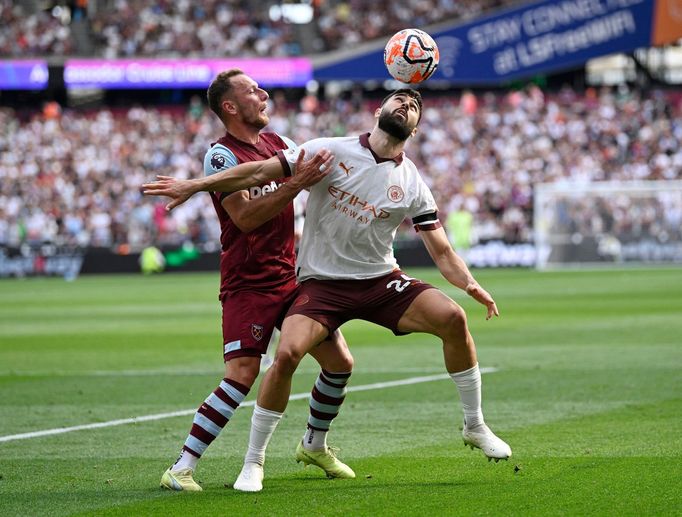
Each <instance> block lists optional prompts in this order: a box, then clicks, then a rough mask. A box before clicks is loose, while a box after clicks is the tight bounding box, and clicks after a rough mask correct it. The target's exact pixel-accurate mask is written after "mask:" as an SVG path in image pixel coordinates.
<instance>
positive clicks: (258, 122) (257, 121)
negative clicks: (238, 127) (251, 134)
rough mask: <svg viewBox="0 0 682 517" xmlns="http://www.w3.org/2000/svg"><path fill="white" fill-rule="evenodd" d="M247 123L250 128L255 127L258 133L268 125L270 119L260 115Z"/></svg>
mask: <svg viewBox="0 0 682 517" xmlns="http://www.w3.org/2000/svg"><path fill="white" fill-rule="evenodd" d="M248 122H249V124H250V125H251V126H253V127H255V128H256V129H258V131H260V130H261V129H263V128H264V127H265V126H267V125H268V124H269V123H270V117H268V116H267V115H266V114H265V113H261V114H260V115H258V116H256V117H253V118H252V119H251V120H249V121H248Z"/></svg>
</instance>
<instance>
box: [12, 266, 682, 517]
mask: <svg viewBox="0 0 682 517" xmlns="http://www.w3.org/2000/svg"><path fill="white" fill-rule="evenodd" d="M408 273H409V274H411V275H413V276H418V277H419V278H422V279H424V280H427V281H430V282H432V283H434V284H437V285H439V286H440V287H441V288H443V289H444V290H445V291H446V292H448V294H450V295H451V296H453V297H454V298H455V299H456V300H457V301H458V302H459V303H461V304H462V305H463V306H464V307H465V309H466V310H467V312H468V314H469V323H470V326H471V329H472V333H473V335H474V338H475V339H476V342H477V346H478V350H479V359H480V362H481V365H482V366H494V367H497V368H498V369H499V370H498V371H497V372H495V373H489V374H486V375H484V378H483V379H484V380H483V382H484V410H485V414H486V420H487V421H488V423H489V424H490V425H491V427H493V428H494V429H495V430H496V431H497V432H498V433H499V434H500V435H501V436H502V437H503V438H505V439H506V440H507V441H508V442H509V443H510V445H511V446H512V448H513V450H514V456H513V457H512V459H511V460H510V461H509V462H500V463H498V464H495V463H488V462H487V461H486V460H485V458H484V457H483V456H482V453H481V452H480V451H475V452H472V451H470V450H469V449H466V448H464V447H463V446H462V442H461V439H460V438H459V426H460V421H461V412H460V409H459V405H458V402H457V395H456V390H455V388H454V385H453V384H452V382H451V381H449V380H439V381H433V382H427V383H422V384H414V385H409V386H400V387H392V388H385V389H378V390H370V391H361V392H353V393H350V394H349V395H348V397H347V399H346V403H345V404H344V407H343V409H342V413H341V416H340V417H339V418H338V419H337V420H336V421H335V423H334V427H333V432H332V434H331V440H330V441H331V442H332V443H333V444H336V445H339V446H340V447H341V448H342V452H341V457H342V458H343V459H344V460H345V461H347V462H348V463H349V464H350V465H351V466H352V467H353V468H354V469H355V471H356V473H357V475H358V476H357V479H355V480H343V481H340V480H333V481H330V480H327V479H325V478H324V477H323V476H322V475H321V472H320V471H318V470H315V469H313V468H308V469H302V468H301V467H299V465H297V464H296V463H295V462H294V461H293V458H292V455H293V450H294V447H295V443H296V440H297V439H299V438H300V436H301V435H302V433H303V430H304V426H305V421H306V417H307V404H306V402H305V401H303V400H300V401H294V402H291V403H290V405H289V408H288V409H287V413H286V415H285V418H284V419H283V421H282V423H281V424H280V426H279V428H278V429H277V432H276V433H275V436H274V437H273V440H272V442H271V444H270V447H269V449H268V460H267V463H266V480H265V489H264V490H263V492H261V493H258V494H243V493H237V492H235V491H234V490H232V489H230V488H229V485H230V483H232V482H233V481H234V479H235V477H236V475H237V473H238V472H239V469H240V467H241V461H242V458H243V454H244V450H245V447H246V443H247V438H248V426H249V419H250V414H251V409H250V408H246V409H242V410H240V411H238V412H237V414H236V415H235V417H234V418H233V420H232V421H231V422H230V423H229V424H228V427H227V428H226V429H225V431H224V432H223V434H222V435H221V437H220V438H219V439H218V440H216V442H214V444H213V445H212V446H211V447H210V448H209V450H208V452H207V453H206V455H205V456H204V458H203V459H202V461H201V463H200V465H199V470H198V472H197V476H196V477H197V479H198V480H199V481H200V482H201V483H202V485H203V487H204V492H202V493H200V494H178V493H169V492H164V491H162V490H160V489H159V488H158V482H159V478H160V476H161V474H162V472H163V470H164V469H165V468H166V467H167V466H168V465H169V464H170V463H171V462H172V460H174V458H175V456H176V454H177V452H178V450H179V448H180V446H181V445H182V442H183V440H184V438H185V435H186V433H187V431H188V429H189V426H190V422H191V416H183V417H175V418H168V419H163V420H158V421H152V422H145V423H137V424H130V425H121V426H117V427H106V428H100V429H94V430H83V431H76V432H71V433H66V434H60V435H55V436H46V437H40V438H31V439H24V440H14V441H8V442H0V515H2V516H3V517H4V516H8V515H21V516H24V515H36V516H43V515H126V516H127V515H135V516H137V515H227V514H229V515H283V516H291V515H325V516H331V515H344V516H346V515H353V516H355V515H372V516H374V515H424V516H433V515H586V514H592V515H619V516H620V515H682V467H681V466H680V460H681V459H682V458H681V456H682V432H681V431H680V429H682V373H681V372H682V270H680V269H659V270H643V269H642V270H617V271H582V272H576V271H573V272H551V273H538V272H534V271H522V270H506V271H481V272H477V277H478V278H479V280H480V281H481V283H482V284H483V285H484V286H485V287H486V288H488V289H489V290H490V291H491V292H492V293H493V294H494V295H495V298H496V300H497V302H498V305H499V307H500V310H501V313H502V316H501V317H500V318H498V319H496V320H494V321H488V322H486V321H485V319H484V314H485V313H484V309H483V308H482V307H480V306H477V305H476V304H475V303H474V302H472V301H471V300H469V299H468V298H466V297H465V296H463V294H462V293H461V292H460V291H458V290H456V289H455V288H451V287H449V286H447V285H446V284H444V283H443V281H442V280H440V279H439V278H440V277H439V276H438V274H437V271H435V270H410V271H408ZM217 287H218V278H217V274H197V275H178V274H176V275H162V276H158V277H151V278H148V277H142V276H106V277H83V278H80V279H78V280H77V281H75V282H64V281H63V280H58V279H25V280H3V281H1V282H0V436H7V435H12V434H19V433H26V432H30V431H37V430H43V429H51V428H57V427H68V426H73V425H79V424H87V423H92V422H106V421H109V420H114V419H119V418H129V417H134V416H140V415H147V414H153V413H163V412H169V411H176V410H185V409H192V408H195V407H197V406H198V405H199V403H200V402H201V401H202V400H203V398H204V397H205V396H206V395H207V394H208V393H209V392H210V391H212V390H213V389H214V388H215V386H216V384H217V382H218V380H219V379H220V378H221V376H222V369H223V367H222V355H221V352H222V350H221V338H220V327H219V325H220V311H219V305H218V303H217V300H216V293H217ZM343 330H344V333H345V335H346V339H347V340H348V342H349V344H350V346H351V350H352V352H353V355H354V356H355V360H356V369H355V373H354V374H353V377H352V379H351V383H352V385H353V386H360V385H364V384H370V383H375V382H381V381H388V380H396V379H404V378H409V377H416V376H423V375H433V374H436V373H441V372H443V366H442V357H441V352H440V345H439V343H438V342H437V341H436V340H435V339H434V338H433V337H431V336H428V335H417V334H413V335H410V336H407V337H402V338H396V337H394V336H393V335H392V334H391V333H390V332H388V331H386V330H384V329H381V328H379V327H375V326H372V325H370V324H367V323H365V322H351V323H349V324H347V325H345V326H344V328H343ZM316 371H317V369H316V367H315V364H314V363H313V362H312V361H310V360H308V359H306V360H305V361H304V363H303V364H302V365H301V368H300V370H299V372H298V373H297V375H296V376H295V378H294V386H293V392H294V393H303V392H307V391H309V390H310V387H311V385H312V382H313V380H314V378H315V376H316ZM255 392H256V390H255V389H254V390H253V391H252V393H251V394H250V395H249V397H248V400H253V398H254V397H255ZM225 485H228V486H227V487H226V486H225Z"/></svg>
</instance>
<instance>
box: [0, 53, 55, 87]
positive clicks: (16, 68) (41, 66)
mask: <svg viewBox="0 0 682 517" xmlns="http://www.w3.org/2000/svg"><path fill="white" fill-rule="evenodd" d="M48 77H49V73H48V70H47V62H46V61H41V60H32V61H0V90H44V89H45V88H46V87H47V80H48Z"/></svg>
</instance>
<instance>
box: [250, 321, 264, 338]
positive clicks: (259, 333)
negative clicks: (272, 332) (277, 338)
mask: <svg viewBox="0 0 682 517" xmlns="http://www.w3.org/2000/svg"><path fill="white" fill-rule="evenodd" d="M251 335H252V336H253V339H255V340H256V341H260V340H261V339H263V325H256V324H255V323H252V324H251Z"/></svg>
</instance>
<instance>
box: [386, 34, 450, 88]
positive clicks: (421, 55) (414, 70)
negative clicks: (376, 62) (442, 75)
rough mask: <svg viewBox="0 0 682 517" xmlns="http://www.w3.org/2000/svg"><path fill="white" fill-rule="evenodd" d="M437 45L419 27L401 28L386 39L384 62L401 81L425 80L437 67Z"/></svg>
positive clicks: (438, 55)
mask: <svg viewBox="0 0 682 517" xmlns="http://www.w3.org/2000/svg"><path fill="white" fill-rule="evenodd" d="M439 57H440V54H439V53H438V46H437V45H436V42H435V41H433V38H432V37H431V36H429V35H428V34H427V33H426V32H424V31H421V30H419V29H403V30H401V31H399V32H396V33H395V34H394V35H393V36H392V37H391V39H389V40H388V43H387V44H386V48H385V49H384V64H385V65H386V69H387V70H388V73H389V74H391V76H392V77H393V78H394V79H397V80H398V81H402V82H403V83H420V82H422V81H426V80H427V79H428V78H429V77H431V76H432V75H433V73H434V72H435V71H436V68H438V60H439Z"/></svg>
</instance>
